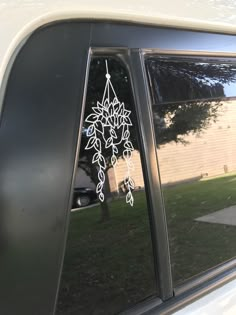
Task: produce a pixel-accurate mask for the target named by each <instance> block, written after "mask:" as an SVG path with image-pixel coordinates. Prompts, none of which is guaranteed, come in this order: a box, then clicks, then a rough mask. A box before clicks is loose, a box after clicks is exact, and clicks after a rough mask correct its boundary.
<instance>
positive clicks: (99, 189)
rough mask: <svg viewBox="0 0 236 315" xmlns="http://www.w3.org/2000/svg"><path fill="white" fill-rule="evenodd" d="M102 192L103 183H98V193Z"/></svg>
mask: <svg viewBox="0 0 236 315" xmlns="http://www.w3.org/2000/svg"><path fill="white" fill-rule="evenodd" d="M101 191H102V183H98V184H97V187H96V193H97V194H98V193H100V192H101Z"/></svg>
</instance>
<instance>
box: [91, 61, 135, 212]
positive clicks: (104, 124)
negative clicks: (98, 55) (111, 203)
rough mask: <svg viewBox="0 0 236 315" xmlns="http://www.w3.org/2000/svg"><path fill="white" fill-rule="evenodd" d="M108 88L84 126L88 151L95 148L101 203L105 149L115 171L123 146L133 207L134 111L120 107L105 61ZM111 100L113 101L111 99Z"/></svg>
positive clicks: (106, 85) (129, 200)
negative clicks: (108, 150)
mask: <svg viewBox="0 0 236 315" xmlns="http://www.w3.org/2000/svg"><path fill="white" fill-rule="evenodd" d="M106 69H107V73H106V75H105V76H106V84H105V88H104V94H103V99H102V101H101V102H99V101H97V106H96V107H92V110H93V113H91V114H90V115H88V117H87V118H86V119H85V122H86V123H88V124H89V126H88V128H87V129H86V135H87V137H88V142H87V145H86V147H85V149H86V150H90V149H92V148H94V150H95V154H94V155H93V158H92V163H96V164H97V166H98V184H97V186H96V192H97V194H98V197H99V199H100V201H102V202H103V201H104V193H103V188H104V183H105V169H106V160H105V158H104V156H103V153H102V152H103V149H104V148H105V149H108V148H110V149H111V158H110V161H109V162H110V163H111V165H112V166H113V167H115V166H116V164H117V159H118V156H119V148H120V147H121V146H122V150H123V151H122V157H123V159H124V160H125V162H126V166H127V172H126V174H125V176H124V184H125V185H126V188H127V194H126V202H127V203H129V204H130V205H131V206H133V204H134V197H133V194H132V190H133V189H134V182H133V180H132V178H131V177H130V171H131V169H133V163H132V152H133V151H134V147H133V144H132V142H131V140H130V130H129V128H130V126H132V122H131V119H130V114H131V111H129V110H127V109H125V105H124V103H121V102H120V101H119V99H118V97H117V95H116V93H115V90H114V88H113V85H112V83H111V76H110V74H109V72H108V65H107V60H106ZM111 96H112V97H111Z"/></svg>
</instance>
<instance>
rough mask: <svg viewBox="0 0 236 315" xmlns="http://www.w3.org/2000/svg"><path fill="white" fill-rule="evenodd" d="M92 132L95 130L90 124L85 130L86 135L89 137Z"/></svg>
mask: <svg viewBox="0 0 236 315" xmlns="http://www.w3.org/2000/svg"><path fill="white" fill-rule="evenodd" d="M94 132H95V130H94V125H90V126H89V127H88V129H87V131H86V135H87V137H91V136H92V135H93V134H94Z"/></svg>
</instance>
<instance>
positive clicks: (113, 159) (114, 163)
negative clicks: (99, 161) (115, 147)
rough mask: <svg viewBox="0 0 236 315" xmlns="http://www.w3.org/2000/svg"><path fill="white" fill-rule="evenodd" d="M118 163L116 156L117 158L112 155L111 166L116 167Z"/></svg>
mask: <svg viewBox="0 0 236 315" xmlns="http://www.w3.org/2000/svg"><path fill="white" fill-rule="evenodd" d="M116 162H117V158H116V156H115V155H112V157H111V164H112V166H115V165H116Z"/></svg>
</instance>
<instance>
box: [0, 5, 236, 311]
mask: <svg viewBox="0 0 236 315" xmlns="http://www.w3.org/2000/svg"><path fill="white" fill-rule="evenodd" d="M67 19H77V20H79V19H88V20H89V19H90V20H91V19H97V20H109V21H111V20H113V21H125V22H136V23H140V24H144V25H145V24H146V25H147V24H149V25H156V26H169V27H170V26H171V27H177V28H183V29H194V30H201V31H211V32H219V33H230V34H234V33H236V1H235V0H188V1H186V0H166V1H161V0H148V1H147V0H135V1H134V0H130V1H127V0H120V1H111V0H101V1H96V0H87V1H78V0H21V1H19V0H8V1H6V0H0V86H1V92H0V98H1V97H2V94H3V90H4V85H5V84H6V82H5V80H4V77H5V75H6V70H7V69H8V68H9V67H8V66H9V65H10V62H11V60H12V59H13V58H12V57H13V56H14V54H15V53H16V51H17V48H18V47H19V45H20V44H21V43H22V41H24V40H25V39H27V37H28V36H29V35H30V34H31V33H32V32H33V31H34V30H36V29H37V28H39V27H40V26H42V25H45V24H47V23H51V22H54V21H61V20H67ZM232 55H233V53H232ZM235 55H236V52H235ZM6 77H7V75H6ZM0 110H1V108H0ZM174 314H176V315H187V314H192V315H212V314H214V315H220V314H224V315H235V314H236V280H233V281H231V282H229V283H227V284H225V285H223V286H222V287H218V288H216V289H215V290H214V291H212V292H211V293H209V294H207V295H205V296H203V297H201V298H199V299H198V300H196V301H194V302H192V303H191V304H189V305H188V306H185V307H184V308H182V309H181V310H179V311H177V312H175V313H174Z"/></svg>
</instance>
